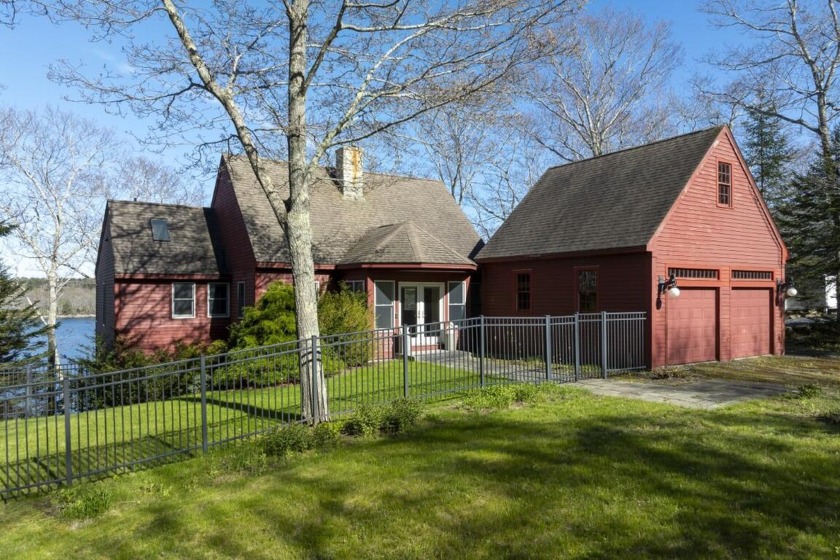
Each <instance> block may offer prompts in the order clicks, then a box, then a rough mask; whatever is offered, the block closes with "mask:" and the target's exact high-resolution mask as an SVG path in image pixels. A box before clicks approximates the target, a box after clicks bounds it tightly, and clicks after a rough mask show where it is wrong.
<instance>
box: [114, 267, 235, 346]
mask: <svg viewBox="0 0 840 560" xmlns="http://www.w3.org/2000/svg"><path fill="white" fill-rule="evenodd" d="M178 282H189V280H178ZM207 286H208V281H206V280H202V281H196V282H195V317H193V318H189V319H175V318H172V281H171V280H136V279H134V280H131V281H119V280H118V281H117V282H116V294H115V295H116V297H115V300H116V301H115V303H116V305H115V309H116V316H117V324H116V329H115V332H116V335H117V336H119V337H122V338H123V339H124V340H125V341H126V342H127V343H128V344H129V345H131V346H132V347H136V348H138V349H141V350H145V351H154V350H157V349H160V348H163V349H170V350H171V349H172V348H173V345H174V344H175V343H176V342H182V343H185V344H193V343H209V342H211V341H213V340H217V339H223V338H225V337H226V335H227V329H228V325H229V323H230V319H229V318H226V317H214V318H210V317H208V316H207V291H208V288H207Z"/></svg>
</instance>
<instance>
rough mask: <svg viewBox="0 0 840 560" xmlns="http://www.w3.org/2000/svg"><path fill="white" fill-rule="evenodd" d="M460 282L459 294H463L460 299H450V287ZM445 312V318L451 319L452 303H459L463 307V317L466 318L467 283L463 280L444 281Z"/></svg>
mask: <svg viewBox="0 0 840 560" xmlns="http://www.w3.org/2000/svg"><path fill="white" fill-rule="evenodd" d="M458 284H460V285H461V294H462V295H463V300H462V301H452V287H453V286H456V285H458ZM446 300H447V306H446V312H447V317H446V318H447V320H449V321H452V317H451V315H452V313H451V311H452V306H453V305H461V306H463V307H464V319H466V318H467V283H466V282H464V281H454V282H447V283H446Z"/></svg>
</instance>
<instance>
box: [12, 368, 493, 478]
mask: <svg viewBox="0 0 840 560" xmlns="http://www.w3.org/2000/svg"><path fill="white" fill-rule="evenodd" d="M402 366H403V364H402V362H401V361H386V362H377V363H374V364H372V365H369V366H365V367H360V368H355V369H353V370H350V371H348V372H347V373H344V374H341V375H336V376H332V377H330V378H328V379H327V384H328V394H329V395H330V407H331V410H332V412H333V413H334V414H339V415H340V414H342V413H345V412H347V411H351V410H354V409H355V408H357V407H358V405H359V404H360V403H362V402H387V401H391V400H393V399H395V398H397V397H400V396H403V394H404V392H405V381H406V380H405V376H404V375H403V369H402ZM479 382H480V380H479V376H478V374H477V373H474V372H468V371H463V370H458V369H453V368H450V367H445V366H440V365H435V364H428V363H422V362H410V363H409V368H408V387H409V389H408V394H409V395H410V396H420V395H439V394H448V393H451V391H452V390H453V389H458V388H468V387H473V386H477V385H478V384H479ZM207 405H208V406H207V424H208V434H207V435H208V441H209V443H210V444H211V445H212V444H213V443H214V442H222V441H227V440H230V439H236V438H240V437H244V436H248V435H249V434H254V433H256V432H259V431H262V430H265V429H267V428H268V427H270V426H271V425H273V424H276V423H278V422H288V421H290V420H296V419H298V418H299V417H300V386H299V385H281V386H275V387H265V388H259V389H247V390H237V391H233V390H228V391H209V392H208V394H207ZM64 426H65V425H64V417H63V416H52V417H36V418H30V419H28V420H23V419H15V420H9V421H2V422H0V494H2V491H3V489H4V488H9V487H17V486H23V485H28V484H37V483H44V482H47V481H55V480H63V479H64V477H65V473H66V472H67V470H66V464H65V460H66V458H65V450H66V440H65V429H64ZM70 427H71V434H72V437H71V449H72V450H73V453H72V456H71V464H72V469H73V472H74V473H76V474H77V475H78V474H79V473H85V472H98V471H103V472H107V471H110V470H113V468H114V467H115V466H117V467H118V468H117V469H116V470H117V471H118V472H122V471H123V470H125V469H126V468H130V467H131V466H132V465H135V464H145V463H146V462H159V460H158V458H159V457H161V456H165V457H163V458H164V459H171V458H174V457H177V456H178V455H181V454H182V452H184V451H186V452H188V453H193V452H195V451H198V450H200V449H201V446H202V433H201V406H200V396H199V395H198V394H196V395H188V396H183V397H179V398H174V399H170V400H166V401H158V402H149V403H141V404H135V405H131V406H119V407H111V408H105V409H102V410H98V411H91V412H84V413H80V414H72V415H71V420H70Z"/></svg>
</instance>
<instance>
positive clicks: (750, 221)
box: [650, 134, 784, 270]
mask: <svg viewBox="0 0 840 560" xmlns="http://www.w3.org/2000/svg"><path fill="white" fill-rule="evenodd" d="M719 161H726V162H730V163H731V164H732V196H733V201H732V207H731V208H730V207H722V206H719V205H718V204H717V200H718V199H717V194H718V184H717V166H718V162H719ZM650 248H651V249H652V251H653V253H654V255H655V257H656V258H657V259H658V260H659V261H662V262H675V261H679V262H682V263H691V262H695V263H713V264H715V265H717V266H722V265H733V264H738V265H739V266H741V267H747V268H758V269H765V270H766V269H770V270H772V269H776V268H780V267H781V266H783V265H784V254H783V249H782V247H781V246H780V245H779V243H778V241H777V240H776V237H775V233H774V229H773V226H772V225H771V223H770V221H769V218H768V216H767V214H766V212H765V209H764V204H763V202H762V201H761V200H760V198H759V194H758V192H757V191H756V189H755V188H754V187H753V186H752V185H751V183H750V179H749V176H748V174H747V170H746V169H745V168H744V167H743V166H742V165H741V160H740V158H739V157H738V155H737V153H736V151H735V147H734V144H733V143H732V140H731V138H730V136H729V135H728V134H721V135H720V137H719V140H718V142H717V144H716V145H715V147H714V148H712V150H711V151H710V152H709V154H707V156H706V158H705V159H704V160H703V162H702V163H701V164H700V166H699V167H698V169H697V171H695V174H694V177H692V179H691V181H690V182H689V185H688V188H686V189H685V190H684V191H683V193H682V194H681V195H680V198H679V199H678V200H677V202H676V204H675V205H674V206H673V207H672V209H671V212H670V213H669V214H668V216H667V218H666V219H665V221H664V222H663V224H662V226H661V227H660V230H659V232H658V233H657V234H656V235H655V236H654V238H653V240H652V242H651V243H650Z"/></svg>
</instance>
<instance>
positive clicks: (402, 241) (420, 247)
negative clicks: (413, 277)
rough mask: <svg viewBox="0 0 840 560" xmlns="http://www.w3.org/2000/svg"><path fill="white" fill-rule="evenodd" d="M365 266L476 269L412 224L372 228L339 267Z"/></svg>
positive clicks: (465, 258)
mask: <svg viewBox="0 0 840 560" xmlns="http://www.w3.org/2000/svg"><path fill="white" fill-rule="evenodd" d="M362 263H399V264H421V263H435V264H453V265H466V266H474V263H473V262H472V261H471V260H470V259H468V258H467V257H465V256H463V255H461V254H459V253H458V252H457V251H455V250H454V249H450V248H449V247H447V246H446V244H444V243H443V242H442V241H440V240H439V239H437V238H436V237H435V236H434V235H432V234H430V233H429V232H427V231H424V230H423V229H422V228H420V227H418V226H417V225H416V224H415V223H413V222H402V223H400V224H392V225H387V226H380V227H377V228H373V229H372V230H370V231H369V232H368V233H367V234H366V235H364V236H362V237H361V238H360V239H359V241H357V242H356V244H355V245H353V246H352V247H351V248H350V250H349V251H347V253H346V254H345V255H344V258H343V259H342V260H341V263H340V264H362Z"/></svg>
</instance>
